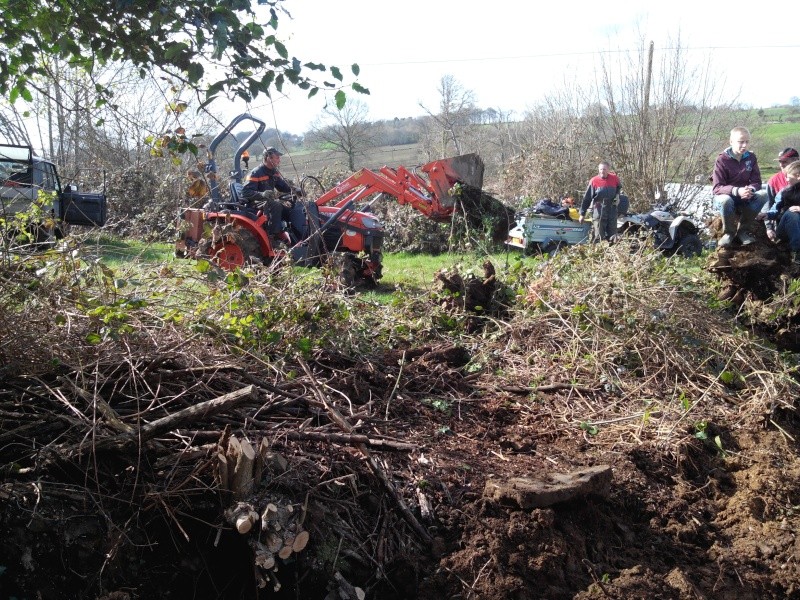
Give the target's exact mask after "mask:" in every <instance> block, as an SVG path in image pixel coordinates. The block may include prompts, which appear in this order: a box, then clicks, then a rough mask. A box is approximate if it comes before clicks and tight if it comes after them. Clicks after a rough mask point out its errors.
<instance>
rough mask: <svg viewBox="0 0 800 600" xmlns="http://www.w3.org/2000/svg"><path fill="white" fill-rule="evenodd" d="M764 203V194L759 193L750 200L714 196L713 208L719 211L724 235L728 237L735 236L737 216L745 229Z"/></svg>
mask: <svg viewBox="0 0 800 600" xmlns="http://www.w3.org/2000/svg"><path fill="white" fill-rule="evenodd" d="M765 202H766V192H761V191H759V192H756V195H755V196H754V197H753V198H751V199H750V200H743V199H741V198H735V197H733V196H727V195H720V196H714V208H716V209H717V210H718V211H719V216H720V217H721V218H722V226H723V228H724V229H725V233H728V234H730V235H736V230H737V229H738V225H739V219H738V216H739V215H741V220H742V224H743V225H744V226H745V227H747V226H748V225H750V224H751V223H752V222H753V221H754V220H755V218H756V216H757V215H758V213H759V212H760V211H761V207H762V206H764V203H765Z"/></svg>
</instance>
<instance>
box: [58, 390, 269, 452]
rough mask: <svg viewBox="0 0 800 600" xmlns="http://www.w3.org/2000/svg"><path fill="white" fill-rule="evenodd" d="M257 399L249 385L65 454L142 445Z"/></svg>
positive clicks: (87, 443) (87, 442)
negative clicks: (86, 448)
mask: <svg viewBox="0 0 800 600" xmlns="http://www.w3.org/2000/svg"><path fill="white" fill-rule="evenodd" d="M255 397H256V387H255V386H254V385H248V386H247V387H245V388H242V389H240V390H236V391H234V392H230V393H228V394H225V395H223V396H220V397H218V398H214V399H212V400H206V401H205V402H201V403H200V404H195V405H194V406H190V407H188V408H184V409H183V410H179V411H178V412H176V413H173V414H171V415H167V416H166V417H162V418H161V419H156V420H155V421H153V422H152V423H148V424H147V425H143V426H142V427H140V428H139V429H138V430H133V431H131V432H130V433H123V434H119V435H116V436H113V437H109V438H105V439H101V440H98V441H96V442H94V443H93V442H92V441H91V440H86V441H84V442H82V443H81V444H79V445H78V447H77V448H69V449H67V450H66V451H65V452H64V454H65V455H69V454H70V453H71V452H74V451H78V452H80V451H81V450H83V449H84V448H85V447H87V446H90V445H92V444H93V445H94V447H95V448H101V447H102V448H108V447H112V446H125V445H127V444H131V443H133V442H137V441H138V442H139V443H140V444H143V443H145V442H147V441H149V440H151V439H152V438H154V437H156V436H158V435H160V434H162V433H165V432H167V431H169V430H170V429H175V428H177V427H178V426H180V425H182V424H184V423H189V422H193V421H195V420H196V419H198V418H203V417H209V416H211V415H214V414H216V413H218V412H221V411H223V410H229V409H231V408H234V407H235V406H238V405H239V404H242V403H244V402H246V401H248V400H252V399H253V398H255Z"/></svg>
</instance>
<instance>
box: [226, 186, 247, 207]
mask: <svg viewBox="0 0 800 600" xmlns="http://www.w3.org/2000/svg"><path fill="white" fill-rule="evenodd" d="M228 188H229V189H230V192H231V203H233V204H244V198H243V196H242V184H241V183H239V182H238V181H231V182H230V184H228Z"/></svg>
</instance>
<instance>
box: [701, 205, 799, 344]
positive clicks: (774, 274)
mask: <svg viewBox="0 0 800 600" xmlns="http://www.w3.org/2000/svg"><path fill="white" fill-rule="evenodd" d="M714 225H715V227H716V229H717V232H718V233H719V230H720V229H721V225H720V223H719V219H717V220H716V221H715V223H714ZM753 234H754V237H755V238H756V242H755V243H754V244H750V245H748V246H742V245H734V246H731V247H728V248H719V249H717V251H716V252H715V253H714V254H713V255H711V256H710V257H709V270H710V271H712V272H713V273H715V274H716V275H717V277H718V278H719V281H720V286H721V289H720V291H719V294H718V298H719V299H720V300H723V301H727V302H730V303H731V304H732V305H733V306H734V307H736V308H737V309H738V314H737V320H739V321H740V322H741V323H742V324H743V325H745V326H747V327H752V328H753V329H755V330H757V331H758V332H759V333H760V334H761V335H763V336H765V337H767V338H769V339H770V340H772V341H773V342H774V343H775V344H776V345H777V346H778V347H779V348H780V349H782V350H788V351H791V352H797V351H800V307H798V303H797V302H796V299H795V298H796V295H797V294H796V290H795V287H796V286H795V285H793V283H792V282H793V281H795V280H797V279H798V278H800V263H796V262H794V261H793V260H792V253H791V251H790V249H789V246H788V245H787V244H786V243H785V242H781V243H779V244H774V243H773V242H771V241H770V240H769V239H768V238H767V235H766V231H765V230H764V228H763V227H757V228H755V230H754V232H753Z"/></svg>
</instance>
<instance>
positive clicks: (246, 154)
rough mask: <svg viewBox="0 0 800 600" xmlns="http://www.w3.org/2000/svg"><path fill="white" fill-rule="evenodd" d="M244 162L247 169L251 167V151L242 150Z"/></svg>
mask: <svg viewBox="0 0 800 600" xmlns="http://www.w3.org/2000/svg"><path fill="white" fill-rule="evenodd" d="M242 162H243V163H244V168H245V169H249V168H250V153H249V152H248V151H247V150H245V151H244V152H242Z"/></svg>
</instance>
